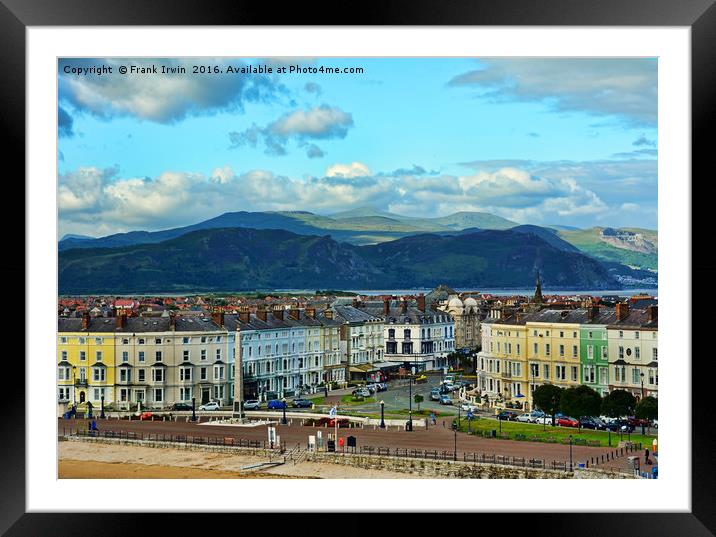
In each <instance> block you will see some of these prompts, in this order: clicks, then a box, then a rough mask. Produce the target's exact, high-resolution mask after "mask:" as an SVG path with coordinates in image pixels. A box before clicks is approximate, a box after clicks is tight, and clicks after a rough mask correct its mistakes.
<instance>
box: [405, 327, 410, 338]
mask: <svg viewBox="0 0 716 537" xmlns="http://www.w3.org/2000/svg"><path fill="white" fill-rule="evenodd" d="M403 338H404V339H410V328H406V329H405V330H403Z"/></svg>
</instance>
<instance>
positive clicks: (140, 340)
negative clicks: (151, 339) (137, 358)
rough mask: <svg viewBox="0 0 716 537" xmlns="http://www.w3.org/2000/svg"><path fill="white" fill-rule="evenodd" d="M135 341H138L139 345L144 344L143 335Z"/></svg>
mask: <svg viewBox="0 0 716 537" xmlns="http://www.w3.org/2000/svg"><path fill="white" fill-rule="evenodd" d="M137 343H138V344H139V345H144V338H143V337H140V338H139V340H137Z"/></svg>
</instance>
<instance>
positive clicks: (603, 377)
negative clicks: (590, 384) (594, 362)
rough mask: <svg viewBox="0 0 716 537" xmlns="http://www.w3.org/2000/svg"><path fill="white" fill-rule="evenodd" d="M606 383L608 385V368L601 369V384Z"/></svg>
mask: <svg viewBox="0 0 716 537" xmlns="http://www.w3.org/2000/svg"><path fill="white" fill-rule="evenodd" d="M606 383H607V368H606V367H600V368H599V384H606Z"/></svg>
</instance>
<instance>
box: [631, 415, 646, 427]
mask: <svg viewBox="0 0 716 537" xmlns="http://www.w3.org/2000/svg"><path fill="white" fill-rule="evenodd" d="M627 421H628V422H629V425H633V426H634V427H641V426H642V425H643V426H644V427H650V426H651V422H650V421H649V420H647V419H643V418H636V417H634V416H629V417H628V418H627Z"/></svg>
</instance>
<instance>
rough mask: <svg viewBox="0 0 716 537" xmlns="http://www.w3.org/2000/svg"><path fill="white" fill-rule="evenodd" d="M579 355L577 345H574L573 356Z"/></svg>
mask: <svg viewBox="0 0 716 537" xmlns="http://www.w3.org/2000/svg"><path fill="white" fill-rule="evenodd" d="M577 356H579V352H578V349H577V346H576V345H572V358H576V357H577Z"/></svg>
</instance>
